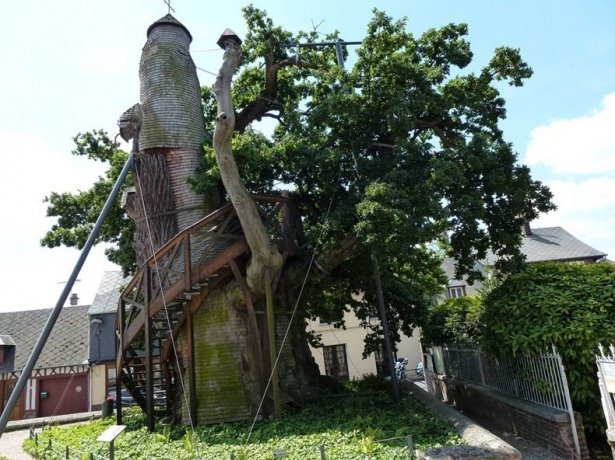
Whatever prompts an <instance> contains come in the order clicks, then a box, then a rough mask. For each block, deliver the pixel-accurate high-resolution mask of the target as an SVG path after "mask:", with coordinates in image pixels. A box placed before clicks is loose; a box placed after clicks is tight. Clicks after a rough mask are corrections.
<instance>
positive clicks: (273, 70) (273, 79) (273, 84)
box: [235, 55, 318, 133]
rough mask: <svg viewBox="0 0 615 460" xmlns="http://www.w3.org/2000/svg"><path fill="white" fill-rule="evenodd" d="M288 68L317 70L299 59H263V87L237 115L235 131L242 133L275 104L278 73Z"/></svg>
mask: <svg viewBox="0 0 615 460" xmlns="http://www.w3.org/2000/svg"><path fill="white" fill-rule="evenodd" d="M289 66H297V67H302V68H306V69H317V68H318V66H316V65H314V64H311V63H310V62H308V61H304V60H303V59H299V60H298V61H297V60H295V59H283V60H281V61H278V62H275V61H274V60H273V55H269V56H267V57H265V87H264V88H263V89H262V91H261V92H260V93H259V95H258V96H257V97H256V99H255V100H254V101H252V102H250V103H249V104H248V105H246V106H245V107H244V108H243V110H241V111H240V112H239V113H238V114H237V120H236V123H235V129H236V130H237V131H238V132H240V133H242V132H244V131H245V129H246V128H247V127H248V125H249V124H250V123H252V122H253V121H254V120H258V119H259V118H261V117H263V116H265V113H267V112H268V111H269V110H271V109H272V108H273V107H272V105H273V104H274V103H275V98H276V97H277V95H278V72H279V71H280V69H282V68H284V67H289Z"/></svg>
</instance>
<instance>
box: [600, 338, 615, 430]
mask: <svg viewBox="0 0 615 460" xmlns="http://www.w3.org/2000/svg"><path fill="white" fill-rule="evenodd" d="M598 350H599V351H600V354H599V355H596V364H597V367H598V387H599V388H600V396H601V399H602V411H603V412H604V418H605V419H606V423H607V429H609V430H610V429H613V428H615V406H614V404H613V402H614V401H613V399H614V395H613V393H615V347H614V346H613V345H611V346H609V352H610V353H609V352H607V353H605V350H604V347H603V346H602V345H598Z"/></svg>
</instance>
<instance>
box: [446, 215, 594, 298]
mask: <svg viewBox="0 0 615 460" xmlns="http://www.w3.org/2000/svg"><path fill="white" fill-rule="evenodd" d="M531 231H532V234H531V235H529V236H523V238H522V241H521V253H522V254H524V255H525V260H526V262H528V263H534V262H546V261H561V262H565V261H575V260H587V259H593V260H599V259H602V258H605V257H606V254H605V253H604V252H602V251H599V250H597V249H595V248H592V247H591V246H589V245H587V244H585V243H583V242H582V241H580V240H578V239H577V238H575V237H574V236H572V235H571V234H570V233H568V232H567V231H566V230H564V229H563V228H562V227H544V228H532V229H531ZM495 260H496V257H495V255H494V254H493V253H492V252H489V253H488V254H487V257H486V259H485V261H483V264H484V265H493V264H494V263H495ZM441 267H442V270H444V272H445V273H446V276H447V277H448V278H449V286H453V285H454V282H453V280H454V279H455V259H453V258H451V257H446V258H445V259H444V260H443V261H442V264H441ZM477 268H480V264H479V266H478V267H477Z"/></svg>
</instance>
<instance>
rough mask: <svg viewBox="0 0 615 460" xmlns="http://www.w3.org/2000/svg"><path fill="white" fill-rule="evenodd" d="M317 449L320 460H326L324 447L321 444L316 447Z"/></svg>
mask: <svg viewBox="0 0 615 460" xmlns="http://www.w3.org/2000/svg"><path fill="white" fill-rule="evenodd" d="M318 448H319V449H320V460H326V457H325V445H324V444H321V445H320V446H318Z"/></svg>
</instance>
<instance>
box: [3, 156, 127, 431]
mask: <svg viewBox="0 0 615 460" xmlns="http://www.w3.org/2000/svg"><path fill="white" fill-rule="evenodd" d="M132 163H133V155H132V153H131V154H130V155H129V156H128V159H127V160H126V163H125V164H124V167H123V168H122V171H121V172H120V175H119V177H118V178H117V181H116V182H115V185H114V186H113V189H112V190H111V193H110V194H109V198H107V201H106V202H105V205H104V206H103V209H102V211H101V212H100V215H99V216H98V219H97V220H96V223H95V224H94V228H92V231H91V232H90V236H88V239H87V241H86V242H85V245H84V247H83V249H82V250H81V255H80V256H79V259H78V260H77V263H76V264H75V268H73V272H72V273H71V275H70V276H69V278H68V281H67V282H66V284H65V285H64V290H63V291H62V294H60V298H59V299H58V302H57V303H56V306H55V307H54V309H53V311H52V312H51V315H50V316H49V318H48V319H47V322H46V323H45V327H44V328H43V331H42V332H41V335H40V336H39V338H38V340H37V342H36V345H35V346H34V348H33V349H32V353H31V354H30V357H29V358H28V361H27V362H26V365H25V366H24V368H23V370H22V371H21V375H20V376H19V379H18V380H17V384H16V385H15V389H14V390H13V392H12V393H11V397H10V398H9V400H8V401H7V403H6V406H5V407H4V410H3V411H2V416H0V438H1V437H2V435H3V434H4V430H5V428H6V424H7V423H8V421H9V419H10V417H11V413H12V412H13V409H14V408H15V406H16V405H17V401H18V400H19V397H20V396H21V393H22V392H23V389H24V387H25V386H26V383H27V381H28V379H29V378H30V375H31V374H32V370H33V369H34V366H35V365H36V361H37V360H38V358H39V356H40V355H41V352H42V351H43V347H44V346H45V343H47V339H49V335H50V334H51V331H52V329H53V326H54V325H55V323H56V321H57V319H58V316H60V313H61V312H62V307H63V306H64V303H65V302H66V299H67V298H68V295H69V294H70V291H71V290H72V289H73V285H74V284H75V280H76V279H77V276H78V275H79V272H80V271H81V268H82V267H83V264H84V263H85V259H86V258H87V257H88V255H89V253H90V249H92V246H93V245H94V241H95V240H96V237H97V236H98V233H99V232H100V229H101V227H102V224H103V222H104V221H105V219H106V218H107V214H109V211H110V210H111V207H112V206H113V202H114V201H115V198H116V197H117V195H118V193H119V192H120V189H121V188H122V185H123V183H124V180H125V179H126V175H127V174H128V171H130V170H131V169H132Z"/></svg>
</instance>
